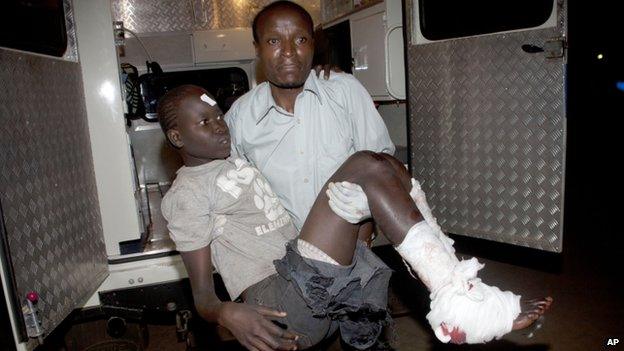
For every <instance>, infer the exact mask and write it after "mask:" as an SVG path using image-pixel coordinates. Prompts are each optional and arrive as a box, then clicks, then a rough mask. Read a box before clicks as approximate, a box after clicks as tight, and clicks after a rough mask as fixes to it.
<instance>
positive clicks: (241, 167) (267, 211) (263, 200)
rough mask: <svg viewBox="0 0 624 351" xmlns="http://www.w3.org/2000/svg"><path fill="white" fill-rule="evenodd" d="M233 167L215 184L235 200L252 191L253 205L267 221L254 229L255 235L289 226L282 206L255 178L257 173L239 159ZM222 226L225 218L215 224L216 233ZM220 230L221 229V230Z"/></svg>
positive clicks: (266, 185)
mask: <svg viewBox="0 0 624 351" xmlns="http://www.w3.org/2000/svg"><path fill="white" fill-rule="evenodd" d="M234 165H235V166H236V169H231V170H229V171H227V172H226V174H225V175H221V176H219V177H217V181H216V184H217V186H218V187H219V189H221V190H222V191H223V192H225V193H227V194H229V195H231V196H232V197H234V198H235V199H238V198H239V197H240V196H241V194H243V192H244V191H252V190H251V189H253V202H254V205H255V206H256V208H257V209H258V210H261V211H262V212H264V216H265V217H266V219H267V222H266V223H265V224H262V225H259V226H256V227H255V230H256V234H257V235H263V234H266V233H269V232H272V231H274V230H277V229H279V228H282V227H283V226H285V225H287V224H289V223H290V216H289V215H288V214H287V213H286V210H285V209H284V206H282V204H281V203H280V201H279V199H278V198H277V195H275V193H274V192H273V189H271V186H270V185H269V183H268V182H267V181H266V180H264V179H263V178H262V177H257V176H256V173H257V172H258V171H257V170H256V169H255V168H253V167H251V165H250V164H249V163H247V162H245V161H244V160H241V159H236V160H235V161H234ZM252 183H253V184H252ZM247 187H248V188H247ZM224 224H225V218H223V220H222V221H217V223H215V227H217V232H218V231H219V227H222V226H223V225H224ZM222 230H223V228H221V231H222ZM217 234H219V233H217Z"/></svg>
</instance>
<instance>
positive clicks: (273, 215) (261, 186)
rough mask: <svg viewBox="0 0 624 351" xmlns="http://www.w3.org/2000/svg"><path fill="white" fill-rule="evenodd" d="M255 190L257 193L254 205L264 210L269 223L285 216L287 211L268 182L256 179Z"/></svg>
mask: <svg viewBox="0 0 624 351" xmlns="http://www.w3.org/2000/svg"><path fill="white" fill-rule="evenodd" d="M253 188H254V191H255V192H256V194H255V195H254V203H255V204H256V207H257V208H258V209H259V210H264V215H265V216H266V218H267V219H268V220H269V221H274V220H276V219H277V217H279V216H281V215H282V214H284V212H285V211H286V210H284V207H283V206H282V204H281V203H280V201H279V199H278V198H277V196H276V195H275V193H274V192H273V189H271V186H270V185H269V183H268V182H266V181H265V180H263V179H261V178H256V180H255V181H254V184H253Z"/></svg>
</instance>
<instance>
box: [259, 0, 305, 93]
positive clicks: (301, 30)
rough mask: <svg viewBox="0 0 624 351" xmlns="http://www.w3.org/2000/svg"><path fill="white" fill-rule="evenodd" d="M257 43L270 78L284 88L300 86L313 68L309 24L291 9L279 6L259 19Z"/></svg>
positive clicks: (270, 80) (261, 59)
mask: <svg viewBox="0 0 624 351" xmlns="http://www.w3.org/2000/svg"><path fill="white" fill-rule="evenodd" d="M257 35H258V42H256V43H254V44H255V47H256V55H257V56H258V57H259V58H260V62H261V63H262V67H263V69H264V73H265V74H266V77H267V79H268V81H269V82H270V83H271V84H273V85H274V86H276V87H278V88H282V89H295V88H300V87H302V86H303V84H304V83H305V81H306V79H307V78H308V75H309V74H310V70H311V69H312V57H313V55H314V41H313V37H312V33H310V25H309V23H308V22H307V21H306V20H305V18H304V17H303V16H302V15H301V14H300V13H298V12H297V11H294V10H292V9H282V8H276V9H274V10H272V11H270V12H268V13H266V14H265V15H263V16H262V18H261V19H260V20H259V21H258V25H257Z"/></svg>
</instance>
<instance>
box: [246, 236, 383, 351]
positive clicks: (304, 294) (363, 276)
mask: <svg viewBox="0 0 624 351" xmlns="http://www.w3.org/2000/svg"><path fill="white" fill-rule="evenodd" d="M296 247H297V245H296V240H295V241H291V242H289V243H288V244H287V246H286V255H285V256H284V257H283V258H282V259H280V260H276V261H274V264H275V268H276V270H277V274H274V275H271V276H269V277H267V278H265V279H264V280H262V281H260V282H258V283H256V284H254V285H253V286H251V287H249V288H247V289H246V290H245V294H244V297H245V303H249V304H257V305H262V306H266V307H271V308H273V309H276V310H280V311H285V312H286V313H287V316H286V317H284V318H276V319H275V322H276V323H277V324H278V325H280V326H282V327H283V328H286V329H287V330H288V331H291V332H293V333H295V334H297V335H299V339H298V341H297V343H298V346H299V348H301V349H304V348H308V347H311V346H313V345H316V344H318V343H319V342H321V341H323V340H324V339H326V338H328V337H330V336H331V335H332V334H334V333H335V332H336V331H337V330H338V329H340V334H341V337H342V339H343V340H344V341H345V342H346V343H347V344H349V345H351V346H353V347H355V348H356V349H358V350H364V349H367V348H369V347H371V346H373V345H374V344H375V342H376V341H377V338H378V337H379V335H380V334H381V331H382V328H383V326H384V325H386V324H388V323H389V322H390V321H391V319H390V315H389V313H388V310H387V304H388V283H389V281H390V276H391V275H392V270H391V269H390V268H388V266H386V265H385V264H384V263H383V262H382V261H381V260H380V259H379V258H378V257H377V256H376V255H375V254H374V253H373V252H372V251H371V250H370V249H369V248H368V247H366V245H365V244H364V243H361V242H358V244H357V246H356V251H355V254H354V257H353V262H352V263H351V264H350V265H349V266H337V265H333V264H329V263H325V262H321V261H316V260H311V259H308V258H304V257H301V256H300V255H299V253H298V252H297V249H296Z"/></svg>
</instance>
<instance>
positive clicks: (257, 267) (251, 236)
mask: <svg viewBox="0 0 624 351" xmlns="http://www.w3.org/2000/svg"><path fill="white" fill-rule="evenodd" d="M161 209H162V213H163V216H164V217H165V219H166V220H167V228H168V229H169V233H170V236H171V238H172V239H173V241H174V242H175V244H176V248H177V250H178V251H192V250H197V249H200V248H202V247H206V246H208V245H210V252H211V255H212V264H213V266H214V267H215V269H216V271H217V272H219V274H221V277H222V278H223V282H224V283H225V287H226V289H227V291H228V293H229V294H230V297H231V298H232V299H236V298H237V297H238V296H239V295H240V294H241V293H242V292H243V291H244V290H245V289H246V288H248V287H249V286H251V285H253V284H255V283H257V282H259V281H261V280H262V279H264V278H266V277H268V276H270V275H272V274H274V273H275V267H274V266H273V260H276V259H280V258H282V257H283V256H284V254H285V253H286V243H287V242H288V241H289V240H291V239H294V238H295V237H296V236H297V230H296V229H295V227H294V226H293V224H292V221H291V218H290V216H289V215H288V213H287V212H286V211H285V209H284V207H283V206H282V205H281V204H280V202H279V199H278V198H277V197H276V196H275V194H274V193H273V191H272V190H271V187H270V186H269V183H268V182H267V181H266V180H265V179H264V177H262V175H261V174H260V173H259V172H258V170H257V169H256V168H254V167H252V166H251V165H250V164H249V163H247V162H245V161H243V160H241V159H235V160H215V161H212V162H209V163H206V164H203V165H201V166H196V167H182V168H180V169H179V170H178V172H177V177H176V179H175V180H174V182H173V185H172V186H171V188H170V189H169V191H168V192H167V193H166V194H165V197H164V198H163V201H162V205H161Z"/></svg>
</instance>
